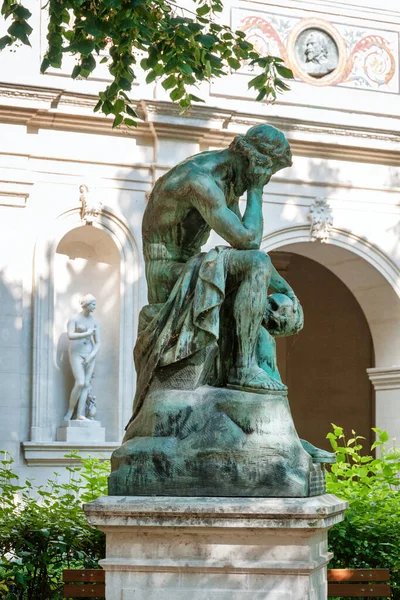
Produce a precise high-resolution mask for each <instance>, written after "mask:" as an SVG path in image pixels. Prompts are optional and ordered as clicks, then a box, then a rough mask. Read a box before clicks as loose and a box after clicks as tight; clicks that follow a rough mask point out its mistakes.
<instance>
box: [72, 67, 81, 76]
mask: <svg viewBox="0 0 400 600" xmlns="http://www.w3.org/2000/svg"><path fill="white" fill-rule="evenodd" d="M81 70H82V67H81V65H75V66H74V68H73V69H72V73H71V77H72V79H76V78H77V77H78V75H80V74H81Z"/></svg>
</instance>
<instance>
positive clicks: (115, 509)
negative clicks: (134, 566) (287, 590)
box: [84, 494, 347, 531]
mask: <svg viewBox="0 0 400 600" xmlns="http://www.w3.org/2000/svg"><path fill="white" fill-rule="evenodd" d="M346 508H347V502H345V501H343V500H340V499H339V498H337V497H336V496H334V495H332V494H325V495H323V496H313V497H309V498H254V497H252V498H234V497H232V498H208V497H201V498H200V497H197V498H196V497H193V498H190V497H153V496H130V497H128V496H103V497H101V498H99V499H98V500H95V501H93V502H90V503H88V504H85V505H84V511H85V514H86V517H87V519H88V521H89V523H91V524H92V525H97V526H98V527H99V528H100V529H106V530H107V531H111V530H118V529H119V528H120V527H141V528H143V527H149V528H154V527H195V528H197V527H223V528H233V529H236V528H249V527H251V528H256V529H282V528H284V529H287V528H291V529H309V530H310V529H311V530H317V529H321V528H323V529H325V528H327V527H332V526H333V525H335V523H337V522H339V521H341V520H342V514H343V511H344V510H345V509H346Z"/></svg>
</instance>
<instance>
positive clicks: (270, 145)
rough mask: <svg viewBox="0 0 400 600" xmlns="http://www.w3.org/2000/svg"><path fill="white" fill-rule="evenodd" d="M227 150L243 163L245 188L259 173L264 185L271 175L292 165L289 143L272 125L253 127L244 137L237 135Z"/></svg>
mask: <svg viewBox="0 0 400 600" xmlns="http://www.w3.org/2000/svg"><path fill="white" fill-rule="evenodd" d="M229 149H230V150H231V151H232V152H233V153H234V154H235V155H236V156H239V157H240V158H241V159H242V162H243V163H244V165H243V167H244V168H243V169H242V171H243V178H245V179H246V186H245V188H247V187H248V185H249V183H251V179H252V177H254V176H255V175H257V177H259V175H260V172H261V173H262V174H263V175H264V176H265V183H264V185H265V184H266V183H268V181H269V179H270V177H271V175H273V174H274V173H276V172H277V171H279V170H280V169H284V168H285V167H290V166H291V164H292V153H291V150H290V146H289V142H288V141H287V139H286V138H285V136H284V135H283V133H282V132H281V131H279V129H276V127H273V126H272V125H255V126H254V127H252V128H251V129H249V130H248V132H247V133H246V135H237V136H236V137H235V139H234V140H233V142H232V143H231V145H230V146H229ZM242 193H243V192H242Z"/></svg>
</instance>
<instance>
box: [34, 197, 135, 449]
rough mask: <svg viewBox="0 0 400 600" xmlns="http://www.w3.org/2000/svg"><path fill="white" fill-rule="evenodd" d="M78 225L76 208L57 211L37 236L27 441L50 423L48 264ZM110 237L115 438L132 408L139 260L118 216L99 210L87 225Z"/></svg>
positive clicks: (51, 428)
mask: <svg viewBox="0 0 400 600" xmlns="http://www.w3.org/2000/svg"><path fill="white" fill-rule="evenodd" d="M82 225H83V223H82V219H81V213H80V209H78V208H76V209H72V210H69V211H66V212H65V213H62V214H60V215H59V216H58V217H57V219H56V220H55V221H54V223H53V227H51V228H49V227H48V226H47V227H46V230H45V231H43V232H42V235H40V237H39V238H38V240H37V243H36V247H35V263H34V319H33V323H34V325H33V327H34V331H33V397H32V417H31V441H32V442H51V441H53V440H54V434H55V426H56V424H55V423H53V422H52V421H53V397H54V395H53V385H52V383H53V382H52V376H51V374H52V369H53V364H52V363H53V328H54V301H55V290H54V268H55V260H54V259H55V253H56V249H57V247H58V245H59V243H60V241H61V240H62V239H63V238H64V236H66V235H67V234H68V232H70V231H72V230H74V229H76V228H78V227H81V226H82ZM90 227H96V228H99V229H101V230H102V231H104V232H105V233H106V234H107V235H109V236H110V237H111V239H112V240H113V243H114V244H115V246H116V248H117V249H118V253H119V257H120V261H119V264H120V272H119V286H120V294H119V297H120V301H119V313H120V323H119V349H118V350H117V351H118V354H119V366H118V374H117V376H118V382H119V385H118V399H117V402H116V410H117V412H118V416H117V428H116V429H117V435H116V437H117V439H116V440H115V441H116V442H119V441H120V440H121V438H122V435H123V430H124V426H125V424H126V422H127V420H128V419H129V416H130V414H131V411H132V398H133V392H134V383H135V372H134V368H133V360H132V349H133V346H134V342H135V335H136V330H137V315H138V312H139V308H140V304H141V298H140V287H139V277H140V268H141V267H140V259H139V252H138V248H137V245H136V241H135V239H134V237H133V236H132V233H131V231H130V229H129V227H128V225H127V224H126V223H125V221H124V219H123V217H121V216H120V215H116V214H115V213H113V212H110V211H109V210H103V211H102V213H101V215H100V216H99V217H98V219H97V221H95V222H94V223H93V225H90Z"/></svg>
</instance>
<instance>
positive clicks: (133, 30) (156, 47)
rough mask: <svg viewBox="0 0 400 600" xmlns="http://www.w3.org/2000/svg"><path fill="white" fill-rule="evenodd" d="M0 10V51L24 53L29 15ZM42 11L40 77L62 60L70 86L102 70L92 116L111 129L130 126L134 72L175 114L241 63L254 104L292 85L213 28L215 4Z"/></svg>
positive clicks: (218, 1) (171, 0)
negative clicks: (252, 72) (1, 25)
mask: <svg viewBox="0 0 400 600" xmlns="http://www.w3.org/2000/svg"><path fill="white" fill-rule="evenodd" d="M183 2H185V0H183ZM1 6H2V8H1V12H2V14H3V16H4V18H5V19H9V20H10V21H11V24H10V26H9V28H8V30H7V35H5V36H3V37H2V38H1V39H0V50H1V49H3V48H5V47H6V46H10V45H12V44H14V42H15V41H16V40H19V41H20V42H22V43H23V44H27V45H30V41H29V36H30V34H31V33H32V28H31V26H30V25H29V19H30V17H31V12H30V11H29V10H28V9H27V8H26V7H25V6H24V5H23V4H22V3H20V2H18V1H16V0H2V4H1ZM46 7H47V8H48V10H49V17H50V18H49V24H48V31H47V42H48V50H47V53H46V55H45V57H44V59H43V62H42V66H41V70H42V72H44V71H46V70H47V69H48V68H49V67H53V68H60V67H61V65H62V58H63V55H64V54H65V53H72V54H73V55H75V56H76V58H77V62H76V66H75V67H74V69H73V71H72V74H71V76H72V77H73V78H77V77H82V78H87V77H89V76H90V75H91V73H93V71H95V69H96V68H97V67H98V65H99V64H101V63H106V64H107V67H108V71H109V73H110V76H111V78H112V81H111V83H110V84H109V85H108V86H107V87H106V89H105V90H104V91H102V92H100V94H99V101H98V103H97V105H96V107H95V111H102V112H103V113H104V114H106V115H109V114H112V115H114V123H113V126H114V127H117V126H118V125H120V124H121V123H125V124H126V125H128V126H134V125H136V121H135V119H136V118H137V115H136V113H135V111H134V109H133V108H132V103H131V101H130V98H129V96H128V93H129V92H130V90H131V88H132V84H133V82H134V80H135V79H136V78H137V75H138V69H139V68H141V69H143V70H144V71H145V72H146V73H147V75H146V82H147V83H151V82H152V81H154V80H156V79H160V80H161V83H162V86H163V87H164V89H166V90H168V92H169V95H170V98H171V100H172V101H173V102H177V103H178V104H179V105H180V106H181V107H182V109H186V108H188V107H189V106H190V105H191V104H192V102H200V101H202V100H201V98H199V97H198V96H196V95H194V94H193V93H192V89H193V86H195V85H196V84H198V83H201V82H202V81H207V80H211V79H212V78H215V77H221V76H223V75H225V74H227V73H228V72H229V71H230V70H233V71H235V70H237V69H239V68H240V67H241V65H242V63H243V61H247V62H248V63H249V64H250V65H252V66H254V67H256V68H257V71H258V74H257V75H256V76H255V77H253V79H252V80H251V81H250V82H249V84H248V85H249V88H254V89H255V91H256V93H257V98H256V99H257V100H259V101H261V100H264V101H267V102H270V101H274V100H275V99H276V97H277V93H278V92H282V91H285V90H287V89H289V88H288V86H287V84H286V83H285V82H284V81H283V79H285V78H288V79H290V78H292V77H293V75H292V72H291V70H290V69H288V68H287V67H285V66H284V64H283V61H282V59H281V58H277V57H273V56H260V54H259V53H258V52H257V51H256V49H255V48H254V46H253V45H252V44H251V43H249V42H248V41H247V40H246V39H245V34H244V33H243V32H242V31H233V30H232V29H231V28H230V27H229V26H228V25H223V24H220V23H218V22H217V21H218V14H219V13H221V12H222V11H223V3H222V0H193V1H192V2H191V3H190V9H189V8H187V7H184V6H181V7H180V6H178V5H177V4H176V3H175V0H103V1H102V2H100V1H96V0H49V1H48V3H47V5H46Z"/></svg>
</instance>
